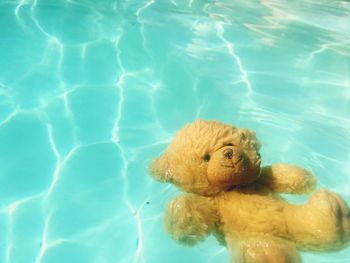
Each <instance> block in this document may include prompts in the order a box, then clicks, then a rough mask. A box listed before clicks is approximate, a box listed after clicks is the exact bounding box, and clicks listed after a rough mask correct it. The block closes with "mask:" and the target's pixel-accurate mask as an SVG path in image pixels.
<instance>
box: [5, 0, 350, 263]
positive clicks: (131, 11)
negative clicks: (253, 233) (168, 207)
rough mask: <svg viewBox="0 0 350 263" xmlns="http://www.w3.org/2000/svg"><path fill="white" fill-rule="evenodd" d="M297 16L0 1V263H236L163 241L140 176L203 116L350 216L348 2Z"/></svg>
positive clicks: (219, 250) (153, 202) (152, 4)
mask: <svg viewBox="0 0 350 263" xmlns="http://www.w3.org/2000/svg"><path fill="white" fill-rule="evenodd" d="M297 2H299V3H297ZM301 2H302V1H296V2H295V3H293V1H284V0H261V1H232V0H216V1H214V0H207V1H204V0H201V1H199V0H187V1H182V0H149V1H143V0H138V1H136V0H130V1H127V0H125V1H121V0H120V1H119V0H117V1H112V0H111V1H107V0H106V1H93V0H89V1H87V0H81V1H77V0H66V1H57V0H56V1H52V0H46V1H43V0H20V1H9V0H3V1H1V2H0V25H1V27H0V262H6V263H31V262H33V263H61V262H65V263H80V262H83V263H90V262H96V263H110V262H113V263H114V262H115V263H138V262H140V263H143V262H145V263H164V262H169V263H171V262H198V263H199V262H201V263H203V262H204V263H213V262H228V258H229V256H228V253H227V251H226V249H225V248H223V247H220V246H219V245H218V243H217V242H216V241H215V239H214V238H213V237H211V238H208V239H207V241H206V242H204V243H203V244H201V245H199V246H196V247H191V248H188V247H183V246H180V245H178V244H176V243H175V242H174V241H173V240H171V239H170V238H169V237H168V236H167V235H166V234H165V233H164V230H163V228H162V212H163V210H164V206H165V204H166V203H167V202H168V201H169V200H170V199H171V198H172V197H173V196H175V195H176V194H177V190H176V189H175V188H174V187H172V186H170V185H163V184H159V183H156V182H154V181H153V180H152V179H151V178H150V177H149V176H148V172H147V166H148V163H149V161H150V160H151V159H152V158H154V157H155V156H157V155H159V154H160V153H161V152H162V151H163V150H164V149H165V147H166V145H167V143H169V141H170V140H171V138H172V137H173V136H174V134H175V132H176V131H177V130H178V129H180V128H181V127H182V126H183V125H184V124H185V123H186V122H190V121H193V120H194V119H196V118H198V117H200V118H205V119H217V120H221V121H224V122H228V123H232V124H235V125H238V126H241V127H246V128H250V129H253V130H255V131H256V132H257V135H258V137H259V138H260V140H261V142H262V145H263V148H262V157H263V164H270V163H274V162H291V163H295V164H297V165H300V166H303V167H305V168H307V169H309V170H311V171H312V172H313V173H314V174H315V175H316V176H317V178H318V181H319V186H320V187H327V188H328V189H331V190H334V191H337V192H339V193H341V194H342V195H343V197H344V198H345V199H346V200H347V202H349V203H350V172H349V170H350V151H349V149H350V118H349V117H350V2H349V1H325V0H323V1H316V0H313V1H303V3H301ZM305 227H307V226H305ZM303 258H304V260H305V262H350V248H349V249H344V250H342V251H340V252H337V253H327V254H312V253H303Z"/></svg>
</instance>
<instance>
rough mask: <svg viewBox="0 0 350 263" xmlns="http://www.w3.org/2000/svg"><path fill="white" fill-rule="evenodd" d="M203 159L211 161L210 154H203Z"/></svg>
mask: <svg viewBox="0 0 350 263" xmlns="http://www.w3.org/2000/svg"><path fill="white" fill-rule="evenodd" d="M203 160H204V161H206V162H209V160H210V154H206V155H204V156H203Z"/></svg>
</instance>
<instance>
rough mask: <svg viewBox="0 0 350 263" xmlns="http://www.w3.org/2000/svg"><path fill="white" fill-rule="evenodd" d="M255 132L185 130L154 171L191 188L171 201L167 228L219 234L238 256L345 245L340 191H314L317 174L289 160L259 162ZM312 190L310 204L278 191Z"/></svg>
mask: <svg viewBox="0 0 350 263" xmlns="http://www.w3.org/2000/svg"><path fill="white" fill-rule="evenodd" d="M259 148H260V144H259V142H258V141H257V139H256V137H255V133H253V132H251V131H249V130H244V129H240V128H236V127H233V126H229V125H225V124H222V123H219V122H206V121H201V120H200V121H197V122H195V123H193V124H190V125H188V126H186V127H185V128H184V129H182V130H181V131H180V132H179V133H178V134H177V136H176V137H175V138H174V140H173V142H172V143H171V144H170V146H169V147H168V149H167V151H166V153H164V154H163V155H162V156H161V157H160V158H158V159H157V160H155V161H154V162H153V164H152V167H151V172H152V175H153V176H154V177H155V178H156V179H158V180H160V181H163V182H171V183H173V184H175V185H176V186H178V187H179V188H181V189H183V190H184V191H186V192H187V193H186V194H183V195H180V196H178V197H176V198H175V199H173V200H172V201H171V202H170V203H169V205H168V206H167V209H166V213H165V225H166V228H167V231H168V232H169V233H170V234H171V235H172V237H173V238H174V239H176V240H178V241H179V242H182V243H185V244H189V245H193V244H196V243H198V242H199V241H202V240H203V239H204V238H205V237H206V236H207V235H209V234H210V233H213V234H214V235H215V236H216V237H217V238H218V240H219V241H220V242H221V243H222V244H224V245H226V246H227V247H228V248H229V250H230V251H231V253H232V260H233V262H236V263H249V262H256V263H265V262H266V263H267V262H276V263H287V262H289V263H296V262H301V259H300V256H299V254H298V252H297V249H302V250H312V251H323V250H334V249H339V248H341V247H342V246H343V245H344V244H345V243H346V242H347V241H348V240H349V235H350V218H349V209H348V206H347V205H346V203H345V202H344V200H343V199H342V198H341V197H340V196H339V195H337V194H336V193H331V192H328V191H326V190H319V191H314V189H315V184H316V180H315V178H314V177H313V176H312V175H311V174H310V173H308V172H307V171H305V170H304V169H302V168H299V167H297V166H294V165H290V164H274V165H271V166H266V167H262V168H261V167H260V163H261V160H260V154H259ZM311 191H314V193H313V194H312V196H311V198H310V200H309V201H308V202H307V203H306V204H304V205H294V204H289V203H288V202H286V201H285V200H284V199H283V198H282V197H281V196H280V195H279V193H289V194H304V193H310V192H311Z"/></svg>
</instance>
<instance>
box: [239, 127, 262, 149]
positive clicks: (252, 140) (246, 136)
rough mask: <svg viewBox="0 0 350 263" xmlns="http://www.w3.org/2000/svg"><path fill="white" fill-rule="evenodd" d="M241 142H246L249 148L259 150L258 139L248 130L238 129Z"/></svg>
mask: <svg viewBox="0 0 350 263" xmlns="http://www.w3.org/2000/svg"><path fill="white" fill-rule="evenodd" d="M240 134H241V141H245V142H247V143H248V144H249V145H250V146H251V147H254V149H255V150H257V151H258V150H259V149H260V147H261V145H260V142H259V141H258V139H257V138H256V133H255V132H254V131H251V130H248V129H240Z"/></svg>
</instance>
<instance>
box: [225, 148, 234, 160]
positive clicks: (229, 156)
mask: <svg viewBox="0 0 350 263" xmlns="http://www.w3.org/2000/svg"><path fill="white" fill-rule="evenodd" d="M223 154H224V156H225V157H226V158H227V159H232V157H233V151H232V149H226V150H224V153H223Z"/></svg>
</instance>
